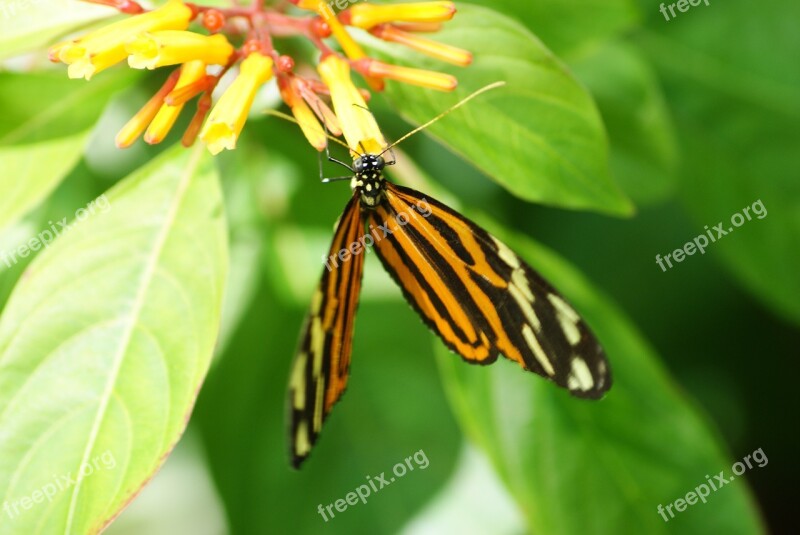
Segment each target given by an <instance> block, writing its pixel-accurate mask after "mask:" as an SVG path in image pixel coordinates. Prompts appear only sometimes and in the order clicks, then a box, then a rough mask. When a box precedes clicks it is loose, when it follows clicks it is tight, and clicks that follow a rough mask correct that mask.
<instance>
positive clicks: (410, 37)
mask: <svg viewBox="0 0 800 535" xmlns="http://www.w3.org/2000/svg"><path fill="white" fill-rule="evenodd" d="M371 33H372V34H373V35H374V36H375V37H378V38H380V39H383V40H384V41H388V42H390V43H400V44H401V45H405V46H407V47H408V48H411V49H412V50H416V51H417V52H421V53H423V54H425V55H427V56H430V57H432V58H436V59H439V60H442V61H446V62H448V63H452V64H453V65H459V66H461V67H466V66H467V65H469V64H470V63H472V54H471V53H470V52H468V51H467V50H464V49H462V48H457V47H454V46H450V45H446V44H444V43H439V42H437V41H432V40H430V39H426V38H425V37H420V36H419V35H415V34H413V33H409V32H404V31H403V30H401V29H399V28H396V27H394V26H392V25H390V24H381V25H380V26H377V27H375V28H373V29H372V30H371Z"/></svg>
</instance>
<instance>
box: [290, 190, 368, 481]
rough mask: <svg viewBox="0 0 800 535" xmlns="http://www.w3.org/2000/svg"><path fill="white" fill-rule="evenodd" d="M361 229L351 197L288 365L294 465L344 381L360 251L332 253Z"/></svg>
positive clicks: (344, 247) (360, 268) (361, 262)
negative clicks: (295, 349) (290, 368)
mask: <svg viewBox="0 0 800 535" xmlns="http://www.w3.org/2000/svg"><path fill="white" fill-rule="evenodd" d="M363 233H364V225H363V223H362V219H361V215H360V209H359V204H358V199H357V198H356V197H353V198H352V199H351V200H350V202H349V203H348V204H347V207H346V208H345V210H344V213H343V215H342V217H341V219H340V220H339V223H338V225H337V228H336V232H335V234H334V238H333V243H332V244H331V248H330V256H329V257H328V258H329V259H328V262H327V263H326V266H325V268H324V270H323V272H322V280H321V281H320V284H319V287H318V288H317V290H316V292H315V293H314V297H313V299H312V302H311V308H310V310H309V313H308V316H307V317H306V322H305V325H304V327H303V330H302V332H301V335H300V344H299V349H298V351H297V355H296V356H295V360H294V363H293V365H292V372H291V377H290V384H289V400H288V405H289V411H290V415H291V417H290V419H291V436H290V438H289V440H290V447H291V453H292V464H293V465H294V466H295V467H297V466H299V465H300V463H301V462H302V461H303V459H305V457H306V456H307V455H308V453H309V451H310V450H311V446H313V444H314V443H315V442H316V440H317V436H318V435H319V432H320V430H321V429H322V423H323V422H324V421H325V419H326V418H327V416H328V414H329V413H330V411H331V408H332V407H333V404H334V403H336V401H337V400H338V399H339V397H341V395H342V393H343V392H344V390H345V387H346V386H347V377H348V372H349V369H350V355H351V352H352V340H353V324H354V322H355V314H356V308H357V307H358V294H359V291H360V289H361V274H362V271H363V265H364V255H363V254H359V255H351V256H344V257H343V259H341V258H339V257H338V256H337V255H338V254H339V252H340V251H342V250H347V249H348V248H349V247H350V245H351V244H352V243H355V242H357V241H358V240H359V238H361V237H362V236H363Z"/></svg>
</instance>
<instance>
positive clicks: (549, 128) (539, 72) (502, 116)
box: [382, 4, 632, 215]
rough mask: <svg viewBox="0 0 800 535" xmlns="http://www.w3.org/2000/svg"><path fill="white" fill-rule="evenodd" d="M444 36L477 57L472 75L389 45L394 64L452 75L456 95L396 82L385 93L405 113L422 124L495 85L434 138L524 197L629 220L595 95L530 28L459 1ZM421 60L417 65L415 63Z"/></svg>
mask: <svg viewBox="0 0 800 535" xmlns="http://www.w3.org/2000/svg"><path fill="white" fill-rule="evenodd" d="M437 39H438V40H440V41H443V42H446V43H450V44H453V45H456V46H459V47H461V48H466V49H469V50H472V51H473V52H474V54H475V59H474V62H473V64H472V65H471V66H470V67H469V68H468V69H459V68H456V67H444V68H443V64H442V63H441V62H437V61H432V60H428V59H423V58H418V57H416V56H410V53H404V50H403V48H402V47H399V46H392V47H382V49H384V51H385V52H386V53H387V54H394V57H393V58H392V61H395V62H399V63H406V64H410V65H413V66H416V67H422V68H427V69H432V70H445V71H447V72H450V73H451V74H454V75H456V76H457V77H458V79H459V87H458V89H457V90H456V91H454V92H452V93H440V92H436V91H432V90H427V89H420V88H417V87H411V86H408V85H405V84H401V83H396V82H391V83H389V84H388V86H387V90H386V93H387V95H388V97H389V98H390V100H392V101H393V102H394V103H395V105H396V107H397V108H398V110H399V111H400V113H401V114H403V115H404V116H406V117H407V118H409V119H410V120H412V121H413V122H415V123H421V122H424V121H427V120H429V119H430V118H432V117H434V116H436V115H438V114H439V113H441V112H443V111H445V110H446V109H448V108H449V107H450V106H452V105H453V104H455V103H456V102H457V101H458V100H460V99H462V98H464V97H465V96H467V95H468V94H470V93H472V92H473V91H475V90H476V89H479V88H481V87H483V86H485V85H487V84H488V83H490V82H495V81H498V80H503V81H505V82H506V83H507V85H505V86H503V87H501V88H499V89H495V90H493V91H491V92H489V93H487V94H484V95H481V96H480V97H478V98H476V99H475V100H474V101H472V102H470V103H469V104H467V105H466V106H464V107H463V108H460V109H459V110H456V111H454V112H453V113H452V114H451V115H448V116H447V117H446V118H444V119H442V120H441V121H439V122H437V123H436V124H434V125H433V126H431V127H430V129H429V132H430V133H431V134H433V135H434V136H435V137H437V138H438V139H439V140H441V141H442V142H443V143H444V144H445V145H447V146H448V147H450V148H451V149H453V150H454V151H455V152H456V153H458V154H459V155H461V156H462V157H464V158H465V159H466V160H467V161H469V162H471V163H472V164H474V165H475V166H477V167H478V168H479V169H481V170H482V171H483V172H484V173H486V174H487V175H488V176H490V177H492V178H493V179H494V180H496V181H497V182H498V183H500V184H501V185H503V186H504V187H505V188H507V189H508V190H509V191H510V192H512V193H513V194H515V195H517V196H518V197H520V198H523V199H526V200H529V201H536V202H541V203H545V204H551V205H554V206H562V207H566V208H574V209H587V210H596V211H600V212H606V213H610V214H616V215H623V214H629V213H630V212H631V209H632V206H631V204H630V202H629V201H628V200H627V199H626V198H625V197H624V196H623V195H622V193H621V192H620V191H619V189H618V188H617V186H616V185H615V184H614V183H613V182H612V180H611V176H610V174H609V169H608V146H607V140H606V135H605V131H604V130H603V124H602V121H601V119H600V115H599V114H598V112H597V108H596V107H595V105H594V102H593V101H592V98H591V96H590V95H589V93H588V92H587V91H586V90H585V89H584V88H583V87H582V86H581V85H580V84H579V83H578V82H577V81H576V80H575V78H574V77H573V76H572V75H571V74H569V72H568V71H567V70H566V68H565V67H564V65H562V64H561V63H560V62H559V61H558V59H557V58H556V57H555V56H553V54H552V53H550V51H549V50H547V48H545V47H544V45H542V43H541V42H540V41H539V40H538V39H537V38H536V37H534V36H533V35H532V34H531V33H530V32H528V31H527V30H526V29H525V28H523V27H522V26H520V25H519V24H518V23H516V22H514V21H512V20H511V19H509V18H507V17H505V16H504V15H500V14H498V13H495V12H494V11H491V10H488V9H485V8H481V7H476V6H470V5H464V4H459V15H458V17H456V18H455V19H454V20H453V21H452V22H450V23H448V24H447V25H446V26H445V29H444V30H442V31H441V32H439V33H437ZM411 57H414V58H415V59H414V60H413V61H410V58H411Z"/></svg>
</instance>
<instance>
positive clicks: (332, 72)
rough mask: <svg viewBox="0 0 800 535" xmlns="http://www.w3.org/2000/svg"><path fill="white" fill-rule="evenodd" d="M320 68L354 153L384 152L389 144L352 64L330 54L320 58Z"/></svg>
mask: <svg viewBox="0 0 800 535" xmlns="http://www.w3.org/2000/svg"><path fill="white" fill-rule="evenodd" d="M317 71H318V72H319V75H320V77H321V78H322V81H323V82H325V85H327V86H328V89H330V92H331V100H332V101H333V109H334V110H335V111H336V116H337V117H338V118H339V124H340V125H341V127H342V131H343V132H344V137H345V139H346V140H347V145H348V146H349V147H350V150H351V151H352V152H353V153H361V152H363V151H367V152H369V153H378V152H381V151H382V150H383V148H384V147H386V140H385V139H384V138H383V134H382V133H381V130H380V128H378V123H377V122H376V121H375V117H374V116H373V115H372V113H370V112H369V110H368V109H367V104H366V103H365V102H364V99H363V98H362V97H361V93H359V92H358V89H357V88H356V86H355V85H353V81H352V80H351V79H350V65H349V64H348V63H347V62H346V61H345V60H343V59H341V58H340V57H338V56H336V55H333V54H331V55H329V56H327V57H326V58H324V59H323V60H322V61H320V63H319V65H318V66H317Z"/></svg>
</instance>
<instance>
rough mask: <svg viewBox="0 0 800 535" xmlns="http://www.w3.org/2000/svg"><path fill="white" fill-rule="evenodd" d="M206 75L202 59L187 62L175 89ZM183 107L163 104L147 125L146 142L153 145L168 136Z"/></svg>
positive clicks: (181, 105) (182, 68)
mask: <svg viewBox="0 0 800 535" xmlns="http://www.w3.org/2000/svg"><path fill="white" fill-rule="evenodd" d="M205 76H206V64H205V63H203V62H202V61H200V60H194V61H190V62H188V63H185V64H183V66H182V67H181V74H180V77H179V78H178V83H177V84H175V88H174V89H180V88H182V87H186V86H188V85H190V84H193V83H195V82H196V81H197V80H200V79H202V78H205ZM174 89H173V91H174ZM182 109H183V104H179V105H177V106H170V105H169V104H166V103H164V104H162V105H161V108H159V110H158V113H157V114H156V116H155V117H153V120H152V122H151V123H150V126H148V127H147V132H145V134H144V141H145V143H150V144H151V145H155V144H156V143H161V142H162V141H163V140H164V138H165V137H167V134H168V133H169V131H170V129H171V128H172V125H174V124H175V120H176V119H177V118H178V115H180V113H181V110H182Z"/></svg>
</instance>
